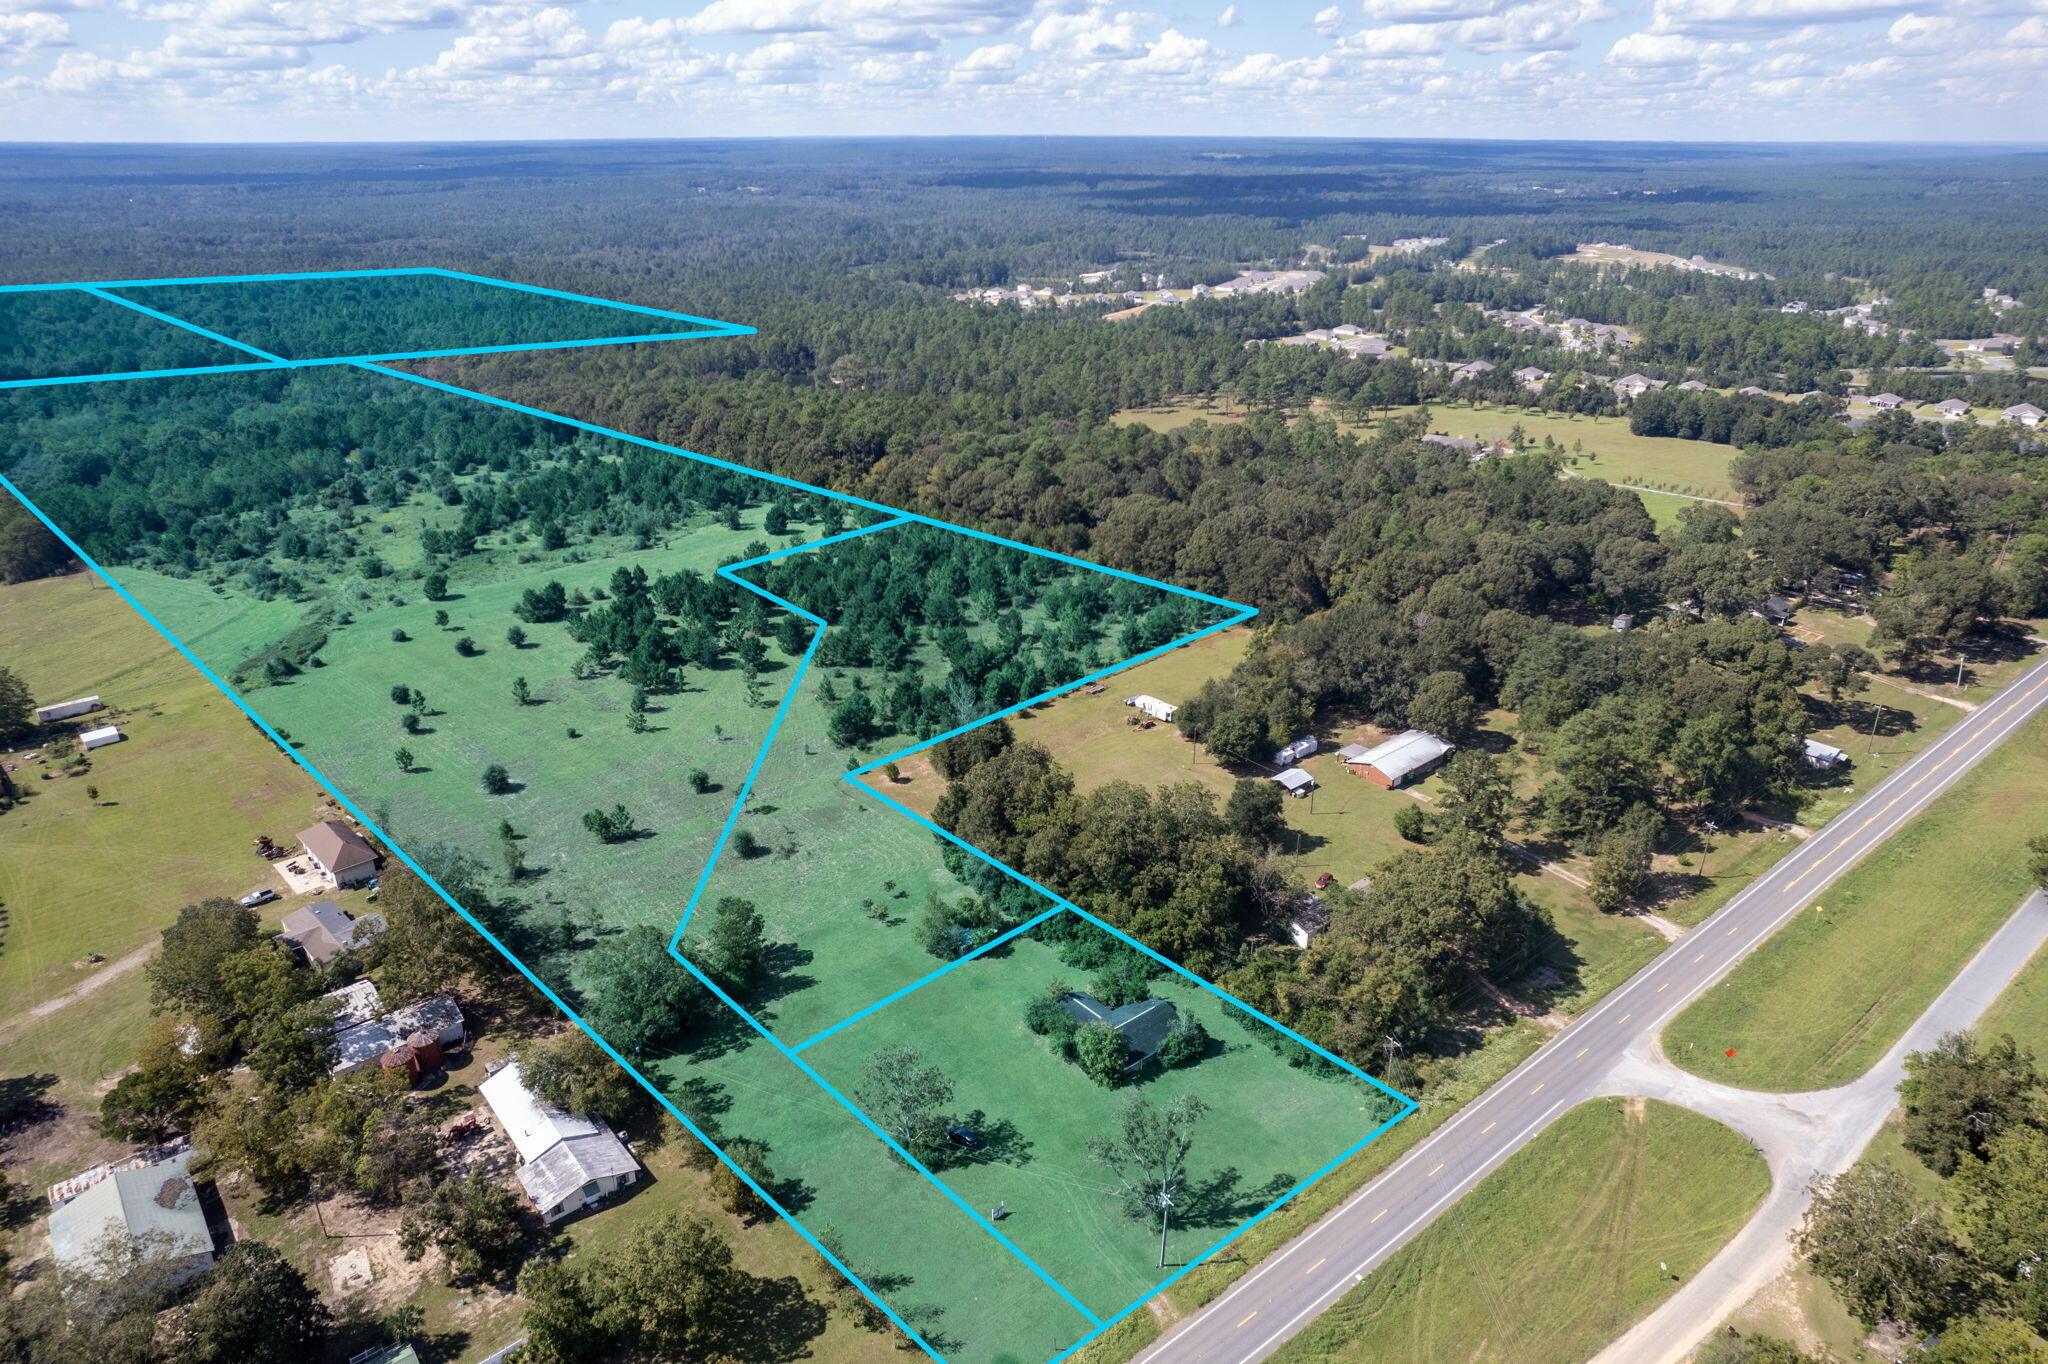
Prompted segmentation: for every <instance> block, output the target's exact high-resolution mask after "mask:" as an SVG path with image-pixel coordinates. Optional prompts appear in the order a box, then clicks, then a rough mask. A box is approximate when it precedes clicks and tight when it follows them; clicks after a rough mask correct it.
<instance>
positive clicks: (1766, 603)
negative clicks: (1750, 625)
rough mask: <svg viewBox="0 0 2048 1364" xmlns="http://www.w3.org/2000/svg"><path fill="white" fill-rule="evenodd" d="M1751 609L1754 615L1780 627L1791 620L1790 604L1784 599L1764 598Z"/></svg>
mask: <svg viewBox="0 0 2048 1364" xmlns="http://www.w3.org/2000/svg"><path fill="white" fill-rule="evenodd" d="M1752 609H1753V612H1754V614H1756V615H1759V616H1762V617H1763V618H1764V619H1765V620H1772V621H1776V622H1777V623H1778V624H1780V625H1783V624H1784V623H1785V622H1786V621H1788V620H1790V619H1792V603H1791V601H1790V600H1788V599H1787V598H1784V597H1765V598H1764V599H1763V600H1762V601H1760V602H1758V603H1757V604H1756V606H1755V607H1754V608H1752Z"/></svg>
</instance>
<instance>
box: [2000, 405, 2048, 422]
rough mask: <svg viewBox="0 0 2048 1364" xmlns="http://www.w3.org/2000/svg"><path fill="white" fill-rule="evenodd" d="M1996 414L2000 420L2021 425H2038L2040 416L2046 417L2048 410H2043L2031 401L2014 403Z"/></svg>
mask: <svg viewBox="0 0 2048 1364" xmlns="http://www.w3.org/2000/svg"><path fill="white" fill-rule="evenodd" d="M1998 415H1999V418H2000V419H2001V420H2004V421H2009V422H2018V423H2019V424H2020V425H2021V426H2039V425H2040V424H2041V418H2043V417H2048V412H2043V411H2042V410H2041V409H2040V408H2038V407H2036V406H2034V405H2033V404H2032V403H2014V404H2013V405H2012V406H2011V407H2008V408H2007V409H2005V411H2003V412H2001V413H1999V414H1998Z"/></svg>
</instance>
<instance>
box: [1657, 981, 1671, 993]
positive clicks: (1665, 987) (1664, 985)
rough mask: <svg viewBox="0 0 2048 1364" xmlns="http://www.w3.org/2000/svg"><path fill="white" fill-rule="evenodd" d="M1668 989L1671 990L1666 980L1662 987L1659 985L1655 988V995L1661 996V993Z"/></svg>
mask: <svg viewBox="0 0 2048 1364" xmlns="http://www.w3.org/2000/svg"><path fill="white" fill-rule="evenodd" d="M1670 988H1671V982H1670V981H1668V980H1667V981H1665V982H1664V983H1663V984H1662V985H1659V986H1658V987H1657V993H1658V994H1660V995H1661V994H1663V993H1664V992H1665V991H1666V990H1668V989H1670Z"/></svg>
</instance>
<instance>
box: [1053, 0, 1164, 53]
mask: <svg viewBox="0 0 2048 1364" xmlns="http://www.w3.org/2000/svg"><path fill="white" fill-rule="evenodd" d="M1145 17H1146V16H1144V15H1140V14H1133V13H1130V12H1128V11H1126V12H1123V13H1118V14H1111V13H1110V12H1109V10H1108V9H1107V7H1103V6H1098V7H1096V8H1094V9H1090V10H1086V11H1083V12H1081V13H1078V14H1067V13H1052V14H1048V15H1046V16H1045V17H1044V18H1043V19H1040V20H1039V21H1038V23H1037V24H1036V25H1035V26H1033V28H1032V30H1031V50H1032V51H1033V52H1049V53H1056V54H1058V55H1059V56H1062V57H1066V58H1069V59H1071V60H1074V61H1108V60H1115V59H1119V58H1128V57H1136V56H1140V55H1142V54H1143V52H1144V51H1145V43H1144V40H1143V39H1141V38H1140V37H1139V36H1138V26H1139V24H1140V23H1142V22H1143V21H1144V19H1145Z"/></svg>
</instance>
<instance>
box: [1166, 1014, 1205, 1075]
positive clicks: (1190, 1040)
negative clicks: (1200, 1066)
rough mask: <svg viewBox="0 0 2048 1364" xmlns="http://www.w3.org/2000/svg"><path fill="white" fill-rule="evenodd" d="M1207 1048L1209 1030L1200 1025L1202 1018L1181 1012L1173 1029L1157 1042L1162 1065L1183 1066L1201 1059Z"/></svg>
mask: <svg viewBox="0 0 2048 1364" xmlns="http://www.w3.org/2000/svg"><path fill="white" fill-rule="evenodd" d="M1208 1049H1209V1030H1208V1029H1207V1028H1205V1027H1203V1026H1202V1020H1201V1019H1199V1018H1196V1017H1195V1016H1194V1015H1192V1014H1182V1015H1181V1016H1180V1021H1179V1022H1177V1023H1175V1024H1174V1025H1173V1031H1172V1032H1170V1033H1168V1034H1166V1040H1165V1041H1163V1042H1161V1043H1160V1044H1159V1051H1158V1052H1157V1055H1158V1057H1159V1064H1160V1065H1162V1066H1169V1067H1170V1066H1185V1065H1190V1064H1192V1063H1194V1062H1196V1061H1199V1060H1201V1059H1202V1053H1203V1052H1205V1051H1207V1050H1208Z"/></svg>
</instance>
